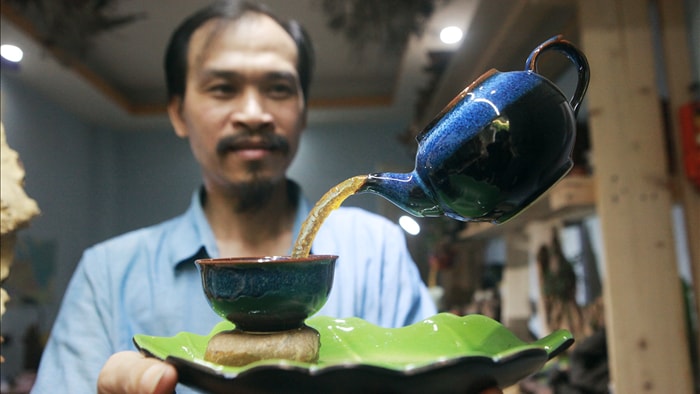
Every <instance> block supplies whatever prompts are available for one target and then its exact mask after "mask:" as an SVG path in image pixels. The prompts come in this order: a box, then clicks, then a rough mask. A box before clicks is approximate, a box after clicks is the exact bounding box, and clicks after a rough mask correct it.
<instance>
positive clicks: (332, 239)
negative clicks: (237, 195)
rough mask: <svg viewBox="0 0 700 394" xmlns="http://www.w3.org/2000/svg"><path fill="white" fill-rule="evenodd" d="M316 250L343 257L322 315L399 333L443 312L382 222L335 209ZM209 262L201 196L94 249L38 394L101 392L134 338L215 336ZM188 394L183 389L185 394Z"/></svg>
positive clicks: (301, 204)
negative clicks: (205, 272)
mask: <svg viewBox="0 0 700 394" xmlns="http://www.w3.org/2000/svg"><path fill="white" fill-rule="evenodd" d="M298 200H299V201H298V209H297V214H296V219H295V225H294V233H293V234H297V233H298V231H299V228H300V227H301V223H302V222H303V221H304V219H305V218H306V216H307V214H308V213H309V211H310V209H311V205H310V204H309V203H308V201H307V200H305V199H303V198H298ZM290 250H291V245H290ZM312 252H313V253H314V254H334V255H338V256H339V258H338V261H337V263H336V270H335V276H334V283H333V288H332V290H331V293H330V295H329V298H328V301H327V302H326V304H325V305H324V306H323V308H322V309H321V310H320V311H319V312H318V314H320V315H327V316H333V317H339V318H343V317H350V316H357V317H360V318H363V319H365V320H367V321H369V322H372V323H375V324H377V325H380V326H384V327H400V326H404V325H408V324H411V323H414V322H416V321H419V320H421V319H423V318H426V317H429V316H432V315H433V314H435V313H436V309H435V306H434V304H433V301H432V299H431V298H430V296H429V294H428V292H427V289H426V287H425V285H424V284H423V282H422V281H421V278H420V275H419V273H418V269H417V267H416V265H415V263H414V262H413V260H412V259H411V256H410V254H409V252H408V249H407V248H406V243H405V238H404V236H403V233H402V232H401V230H400V228H399V227H398V226H396V225H394V224H393V223H391V222H390V221H388V220H387V219H385V218H383V217H381V216H378V215H375V214H372V213H369V212H367V211H364V210H362V209H359V208H347V207H341V208H338V209H336V210H335V211H333V212H332V213H331V215H329V216H328V218H327V219H326V220H325V222H324V223H323V225H322V226H321V228H320V230H319V232H318V234H317V235H316V238H315V239H314V242H313V246H312ZM206 257H219V251H218V249H217V246H216V240H215V238H214V234H213V232H212V230H211V228H210V226H209V223H208V222H207V220H206V218H205V216H204V211H203V209H202V200H201V193H200V192H195V193H194V194H193V197H192V201H191V204H190V206H189V208H188V210H187V211H186V212H185V213H184V214H183V215H181V216H178V217H176V218H174V219H171V220H169V221H166V222H163V223H161V224H158V225H155V226H151V227H147V228H143V229H140V230H136V231H132V232H130V233H127V234H124V235H121V236H119V237H116V238H113V239H111V240H108V241H105V242H103V243H100V244H98V245H96V246H93V247H91V248H89V249H87V250H86V251H85V252H84V254H83V257H82V259H81V261H80V262H79V264H78V266H77V268H76V271H75V273H74V274H73V277H72V279H71V281H70V283H69V285H68V289H67V290H66V293H65V295H64V298H63V301H62V305H61V309H60V311H59V314H58V316H57V319H56V322H55V324H54V327H53V329H52V332H51V337H50V338H49V341H48V343H47V346H46V349H45V351H44V354H43V357H42V360H41V365H40V367H39V374H38V377H37V381H36V384H35V386H34V388H33V390H32V392H33V393H52V392H57V390H58V391H60V392H65V393H91V392H95V391H96V387H97V377H98V375H99V371H100V370H101V369H102V366H103V365H104V363H105V362H106V361H107V359H108V358H109V356H111V355H112V354H113V353H116V352H118V351H121V350H136V348H135V346H134V344H133V342H132V337H133V336H134V334H147V335H155V336H173V335H175V334H177V333H178V332H181V331H187V332H192V333H197V334H208V333H209V332H210V331H211V329H212V328H213V327H214V325H215V324H216V323H218V322H220V321H221V317H219V316H218V315H217V314H215V313H214V312H213V311H212V310H211V308H210V307H209V305H208V304H207V300H206V298H205V296H204V292H203V291H202V287H201V279H200V276H199V273H198V271H197V268H196V266H195V265H194V260H196V259H198V258H206ZM184 391H186V389H185V388H184V387H182V386H181V385H180V386H178V389H177V392H178V393H181V392H184Z"/></svg>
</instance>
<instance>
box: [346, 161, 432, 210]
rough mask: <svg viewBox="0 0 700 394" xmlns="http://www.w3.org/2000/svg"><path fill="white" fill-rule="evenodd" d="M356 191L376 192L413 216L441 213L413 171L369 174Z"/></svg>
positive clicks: (430, 194)
mask: <svg viewBox="0 0 700 394" xmlns="http://www.w3.org/2000/svg"><path fill="white" fill-rule="evenodd" d="M357 193H358V194H359V193H374V194H378V195H380V196H382V197H384V198H385V199H387V200H389V201H390V202H391V203H393V204H394V205H396V206H397V207H399V208H401V209H402V210H404V211H406V212H408V213H410V214H411V215H413V216H418V217H435V216H442V215H443V211H442V208H440V205H439V203H438V202H437V200H436V199H435V197H434V196H433V195H432V193H431V192H430V191H429V189H428V188H427V187H426V186H425V185H424V184H423V181H422V180H421V179H420V178H419V177H418V175H417V174H416V173H415V172H411V173H406V174H401V173H392V172H382V173H374V174H369V175H367V179H366V180H365V182H364V184H363V185H362V186H361V187H360V188H359V189H358V191H357Z"/></svg>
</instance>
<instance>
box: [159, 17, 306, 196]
mask: <svg viewBox="0 0 700 394" xmlns="http://www.w3.org/2000/svg"><path fill="white" fill-rule="evenodd" d="M222 23H223V25H222ZM187 61H188V72H187V81H186V88H185V95H184V98H183V99H182V101H181V100H179V99H174V100H172V101H171V102H170V104H169V107H168V112H169V114H170V118H171V121H172V123H173V125H174V127H175V132H176V133H177V134H178V135H179V136H181V137H183V138H185V137H186V138H189V140H190V145H191V148H192V151H193V153H194V156H195V158H196V159H197V161H198V162H199V164H200V166H201V167H202V171H203V175H204V182H205V184H206V185H207V186H208V187H215V188H219V189H221V190H239V189H240V188H241V187H243V188H245V187H246V186H247V185H251V184H261V183H263V184H274V183H277V182H279V181H281V180H283V179H284V178H285V173H286V170H287V168H288V167H289V165H290V164H291V162H292V159H293V158H294V155H295V154H296V152H297V149H298V146H299V139H300V136H301V132H302V130H303V128H304V126H305V122H306V113H305V108H304V105H305V104H304V98H303V93H302V91H301V87H300V84H299V76H298V74H297V70H296V64H297V48H296V46H295V44H294V41H293V40H292V38H291V37H290V36H289V35H288V34H287V33H286V32H285V31H284V30H283V29H282V28H281V27H280V26H279V25H278V24H277V23H276V22H275V21H273V20H272V19H271V18H269V17H267V16H264V15H259V14H248V15H245V16H243V18H241V19H239V20H237V21H235V22H233V23H231V22H224V21H219V20H212V21H209V22H207V23H205V24H204V25H203V26H202V27H200V28H199V29H198V30H196V31H195V32H194V34H193V35H192V38H191V40H190V44H189V51H188V60H187Z"/></svg>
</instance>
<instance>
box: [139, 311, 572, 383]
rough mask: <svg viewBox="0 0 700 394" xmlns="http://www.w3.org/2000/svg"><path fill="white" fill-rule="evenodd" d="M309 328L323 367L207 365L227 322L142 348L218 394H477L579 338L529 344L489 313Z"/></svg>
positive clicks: (321, 321)
mask: <svg viewBox="0 0 700 394" xmlns="http://www.w3.org/2000/svg"><path fill="white" fill-rule="evenodd" d="M306 324H307V325H308V326H311V327H313V328H315V329H316V330H318V332H319V333H320V334H321V350H320V353H319V360H318V363H316V364H307V363H298V362H290V361H285V360H265V361H260V362H256V363H252V364H248V365H246V366H244V367H229V366H223V365H219V364H214V363H210V362H207V361H205V360H204V352H205V350H206V347H207V343H208V341H209V339H210V338H211V337H212V336H213V335H214V334H216V333H218V332H220V331H224V330H231V329H233V327H234V326H233V324H231V323H229V322H227V321H224V322H221V323H219V324H217V325H216V327H214V329H213V330H212V331H211V333H210V334H209V335H195V334H191V333H185V332H183V333H179V334H177V335H175V336H173V337H154V336H148V335H136V336H134V343H135V344H136V346H137V347H138V348H139V349H140V350H141V351H142V352H143V353H145V354H147V355H149V356H152V357H156V358H159V359H162V360H165V361H166V362H169V363H171V364H173V365H174V366H175V367H176V368H177V370H178V373H179V379H180V382H181V383H183V384H186V385H190V386H193V387H197V388H200V389H204V390H207V391H210V392H214V393H231V392H235V393H279V392H280V391H283V392H286V393H308V392H323V393H358V392H361V393H368V392H372V393H374V392H382V393H387V392H396V393H427V392H430V393H470V392H478V391H479V390H481V389H482V388H484V387H489V386H493V385H497V386H499V387H501V388H504V387H507V386H510V385H512V384H514V383H516V382H517V381H519V380H520V379H522V378H524V377H526V376H528V375H530V374H532V373H534V372H537V371H538V370H539V369H541V368H542V366H544V364H545V362H547V360H549V359H551V358H552V357H554V356H556V355H557V354H559V353H560V352H562V351H563V350H565V349H566V348H568V347H569V346H570V345H571V344H572V343H573V341H574V340H573V337H572V336H571V333H570V332H569V331H566V330H559V331H555V332H553V333H552V334H550V335H548V336H546V337H544V338H542V339H540V340H537V341H535V342H533V343H526V342H523V341H522V340H520V339H518V338H517V337H516V336H515V335H514V334H513V333H512V332H511V331H509V330H508V329H507V328H505V327H504V326H503V325H501V324H500V323H498V322H497V321H495V320H493V319H490V318H488V317H485V316H482V315H468V316H461V317H460V316H455V315H452V314H448V313H440V314H437V315H435V316H433V317H431V318H428V319H425V320H423V321H422V322H419V323H416V324H413V325H410V326H407V327H402V328H383V327H379V326H376V325H373V324H371V323H368V322H366V321H364V320H362V319H358V318H348V319H334V318H330V317H325V316H317V317H313V318H310V319H308V320H307V321H306Z"/></svg>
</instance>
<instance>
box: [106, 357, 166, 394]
mask: <svg viewBox="0 0 700 394" xmlns="http://www.w3.org/2000/svg"><path fill="white" fill-rule="evenodd" d="M176 384H177V371H176V370H175V367H173V366H172V365H170V364H167V363H164V362H162V361H160V360H156V359H154V358H147V357H144V356H143V355H141V354H139V353H137V352H119V353H116V354H114V355H112V357H110V358H109V360H107V362H106V363H105V365H104V367H102V371H100V376H99V377H98V379H97V392H98V393H100V394H121V393H124V394H126V393H139V394H172V393H173V392H174V391H175V385H176Z"/></svg>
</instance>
